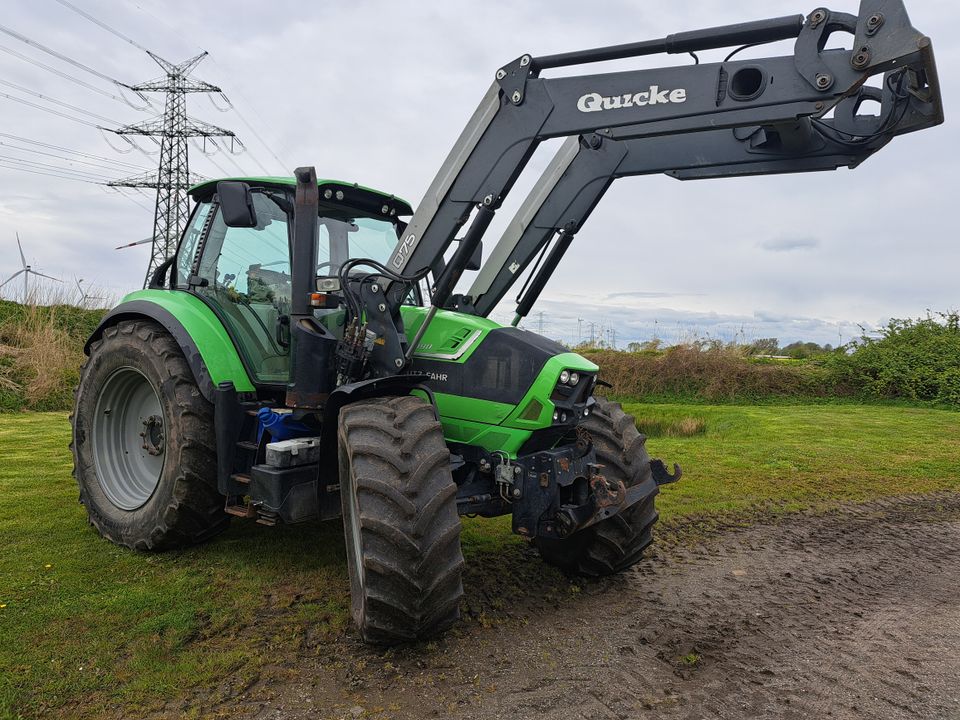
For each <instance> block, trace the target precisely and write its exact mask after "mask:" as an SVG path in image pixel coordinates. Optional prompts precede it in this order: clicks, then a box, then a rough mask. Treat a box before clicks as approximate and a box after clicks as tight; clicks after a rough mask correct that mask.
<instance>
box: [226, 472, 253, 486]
mask: <svg viewBox="0 0 960 720" xmlns="http://www.w3.org/2000/svg"><path fill="white" fill-rule="evenodd" d="M230 479H231V480H233V481H234V482H238V483H240V484H241V485H249V484H250V476H249V475H248V474H247V473H233V474H232V475H231V476H230Z"/></svg>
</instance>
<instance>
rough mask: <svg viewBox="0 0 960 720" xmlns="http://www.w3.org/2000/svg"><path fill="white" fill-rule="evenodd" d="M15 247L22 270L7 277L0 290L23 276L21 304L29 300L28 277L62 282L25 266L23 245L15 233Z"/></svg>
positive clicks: (0, 285)
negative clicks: (18, 253)
mask: <svg viewBox="0 0 960 720" xmlns="http://www.w3.org/2000/svg"><path fill="white" fill-rule="evenodd" d="M16 235H17V247H18V248H19V249H20V264H21V265H22V266H23V267H22V269H20V270H17V272H15V273H14V274H13V275H11V276H10V277H8V278H7V279H6V280H4V281H3V282H2V283H0V288H2V287H3V286H4V285H6V284H7V283H8V282H10V281H11V280H13V279H14V278H15V277H17V276H18V275H23V302H24V303H26V302H27V301H28V300H29V299H30V276H31V275H37V276H38V277H42V278H47V280H53V281H54V282H63V280H57V278H55V277H50V276H49V275H44V274H43V273H42V272H37V271H36V270H34V269H33V268H32V267H30V266H29V265H27V258H26V257H24V255H23V245H21V244H20V233H17V234H16Z"/></svg>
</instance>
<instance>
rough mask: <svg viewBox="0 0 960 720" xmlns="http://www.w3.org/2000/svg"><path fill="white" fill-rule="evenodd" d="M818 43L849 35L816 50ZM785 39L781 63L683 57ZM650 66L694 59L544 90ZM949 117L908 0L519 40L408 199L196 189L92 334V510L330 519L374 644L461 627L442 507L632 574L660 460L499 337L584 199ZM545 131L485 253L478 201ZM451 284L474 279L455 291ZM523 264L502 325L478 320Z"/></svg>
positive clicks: (132, 524)
mask: <svg viewBox="0 0 960 720" xmlns="http://www.w3.org/2000/svg"><path fill="white" fill-rule="evenodd" d="M833 35H844V36H845V38H846V42H845V43H844V45H845V46H846V47H849V48H850V49H828V48H827V42H828V38H830V37H831V36H833ZM780 40H794V41H795V45H794V51H793V54H789V55H785V56H780V57H764V58H760V59H756V58H751V59H738V58H737V52H738V50H734V51H733V52H731V53H730V54H729V55H728V56H727V57H726V59H725V60H724V61H723V62H717V63H700V62H699V59H698V58H697V56H696V55H695V53H696V52H697V51H702V50H709V49H714V48H728V47H739V46H754V45H760V44H766V43H772V42H775V41H780ZM833 46H834V47H836V43H833ZM740 49H743V48H742V47H740ZM656 53H683V54H686V53H690V54H692V55H693V58H694V59H695V60H696V63H695V64H694V63H691V64H688V65H682V66H674V67H665V68H659V69H652V70H630V71H626V72H611V73H602V74H594V75H579V76H566V77H541V73H542V72H543V71H546V70H551V69H554V68H566V67H571V66H578V65H584V64H587V63H594V62H598V61H604V60H614V59H622V58H633V57H638V56H642V55H650V54H656ZM741 57H742V56H741ZM942 120H943V114H942V108H941V102H940V97H939V87H938V82H937V75H936V67H935V63H934V58H933V52H932V47H931V44H930V40H929V39H928V38H927V37H925V36H924V35H922V34H921V33H919V32H917V31H916V30H914V29H913V27H912V26H911V24H910V20H909V18H908V17H907V14H906V11H905V9H904V6H903V4H902V2H901V1H900V0H864V1H863V3H862V5H861V8H860V12H859V14H858V15H851V14H847V13H838V12H833V11H830V10H827V9H825V8H819V9H816V10H814V11H813V12H812V13H810V14H809V15H808V16H806V17H803V16H792V17H782V18H776V19H771V20H763V21H758V22H750V23H745V24H740V25H732V26H728V27H719V28H713V29H709V30H702V31H695V32H687V33H680V34H676V35H671V36H669V37H666V38H663V39H660V40H653V41H647V42H639V43H631V44H626V45H618V46H614V47H606V48H599V49H593V50H584V51H580V52H571V53H564V54H560V55H549V56H544V57H534V56H532V55H523V56H521V57H519V58H517V59H516V60H515V61H513V62H511V63H509V64H507V65H504V66H503V67H502V68H500V69H499V70H497V71H496V79H495V81H494V83H493V85H492V86H491V87H490V89H489V90H488V91H487V93H486V95H485V96H484V98H483V100H482V101H481V103H480V105H479V107H478V108H477V110H476V112H475V113H474V114H473V117H472V118H471V119H470V121H469V123H468V124H467V126H466V128H465V129H464V130H463V132H462V134H461V135H460V137H459V139H458V140H457V142H456V144H455V146H454V147H453V149H452V150H451V152H450V154H449V156H448V158H447V160H446V161H445V163H444V164H443V166H442V167H441V168H440V170H439V172H438V173H437V176H436V179H435V180H434V181H433V183H432V184H431V186H430V188H429V190H428V191H427V193H426V196H425V197H424V199H423V201H422V202H421V204H420V206H419V207H418V208H417V209H416V212H414V211H413V209H412V208H411V206H410V205H408V204H407V203H406V202H404V201H403V200H401V199H399V198H398V197H396V196H394V195H390V194H385V193H382V192H378V191H376V190H371V189H369V188H366V187H363V186H360V185H356V184H352V183H345V182H339V181H335V180H318V179H317V177H316V174H315V172H314V170H313V168H309V167H304V168H299V169H298V170H296V171H295V173H294V177H292V178H288V177H280V178H266V177H264V178H244V179H228V180H220V181H210V182H204V183H201V184H199V185H197V186H195V187H193V188H192V189H191V191H190V193H191V195H192V198H193V200H194V201H195V202H196V206H195V208H194V210H193V215H192V217H191V218H190V220H189V222H188V224H187V227H186V230H185V232H184V234H183V237H182V238H181V240H180V243H179V246H178V248H177V251H176V253H175V254H174V255H173V257H170V258H169V259H168V260H167V261H166V262H165V263H163V264H162V265H161V266H160V267H159V268H158V269H157V271H156V272H155V273H154V274H153V275H152V277H151V278H150V281H149V288H148V289H146V290H143V291H139V292H135V293H133V294H131V295H129V296H128V297H126V298H125V299H124V300H123V302H122V303H121V304H120V305H119V306H117V307H116V308H114V309H113V311H112V312H110V313H109V314H108V315H107V316H106V318H105V319H104V321H103V323H102V324H101V325H100V327H99V328H98V329H97V330H96V332H94V334H93V336H92V337H91V338H90V340H89V342H88V344H87V352H88V354H89V359H88V360H87V361H86V363H85V364H84V367H83V371H82V376H81V380H80V385H79V389H78V391H77V397H76V408H75V412H74V415H73V455H74V462H75V468H76V470H75V474H76V478H77V482H78V483H79V485H80V500H81V502H82V503H83V504H84V505H85V506H86V509H87V512H88V514H89V518H90V522H91V523H92V524H93V525H94V527H95V528H96V529H97V530H98V531H99V532H100V533H101V534H102V535H103V536H104V537H106V538H108V539H109V540H112V541H113V542H115V543H118V544H121V545H124V546H127V547H130V548H135V549H138V550H164V549H167V548H176V547H181V546H184V545H188V544H190V543H196V542H198V541H202V540H206V539H207V538H210V537H212V536H214V535H216V534H217V533H219V532H221V531H222V530H224V529H225V528H226V527H227V524H228V522H229V520H230V518H231V516H236V517H243V518H252V519H255V520H256V521H257V522H259V523H262V524H264V525H276V524H282V523H298V522H311V521H315V520H317V519H327V518H334V517H337V516H342V518H343V527H344V536H345V542H346V548H347V557H348V565H349V573H350V583H351V591H352V611H353V617H354V619H355V621H356V624H357V626H358V628H359V630H360V633H361V634H362V636H363V638H364V639H366V640H368V641H371V642H376V643H385V644H389V643H397V642H402V641H408V640H416V639H420V638H424V637H427V636H430V635H432V634H434V633H437V632H439V631H441V630H443V629H445V628H447V627H449V626H450V625H451V624H452V623H454V621H455V620H456V618H457V617H458V605H459V602H460V598H461V594H462V585H461V570H462V567H463V558H462V555H461V549H460V521H459V516H461V515H479V516H483V517H493V516H498V515H506V514H510V515H512V516H513V531H514V532H516V533H518V534H520V535H522V536H524V537H526V538H528V539H529V540H530V541H531V542H532V543H533V544H534V545H535V546H536V547H537V549H538V550H539V552H540V554H541V555H542V556H543V559H544V560H545V561H546V562H548V563H551V564H553V565H556V566H558V567H560V568H562V569H563V570H564V571H566V572H570V573H579V574H584V575H594V576H596V575H606V574H609V573H615V572H618V571H621V570H624V569H625V568H628V567H630V566H631V565H633V564H634V563H636V562H637V560H638V559H639V558H640V556H641V553H642V552H643V550H644V548H645V547H646V546H647V545H648V544H649V543H650V541H651V528H652V526H653V524H654V522H655V521H656V519H657V512H656V510H655V508H654V498H655V496H656V495H657V491H658V487H659V486H660V485H661V484H664V483H669V482H673V481H674V480H676V479H677V478H678V477H679V468H676V467H674V468H673V469H672V470H668V469H667V468H666V467H665V466H664V464H663V463H661V462H660V461H659V460H651V459H650V458H649V457H648V455H647V451H646V449H645V448H644V441H645V438H644V437H643V436H642V435H640V434H639V433H638V432H637V429H636V427H635V424H634V420H633V418H631V417H630V416H629V415H627V414H625V413H624V412H623V410H622V409H621V408H620V406H619V405H617V404H616V403H613V402H610V401H608V400H606V399H604V398H603V397H599V396H597V394H596V393H597V391H598V389H599V388H600V386H603V385H604V384H605V383H604V382H603V379H602V378H601V377H598V367H597V366H596V365H595V364H594V363H592V362H590V361H589V360H587V359H585V358H583V357H581V356H579V355H577V354H575V353H572V352H568V351H567V349H566V348H564V347H563V346H561V345H559V344H557V343H555V342H552V341H550V340H547V339H546V338H543V337H540V336H539V335H536V334H534V333H532V332H528V331H524V330H521V329H518V327H517V325H518V324H519V322H520V320H521V319H522V318H523V317H524V316H526V315H527V313H528V312H529V311H530V309H531V306H532V305H533V304H534V302H535V301H536V300H537V297H538V296H539V295H540V293H541V291H542V290H543V288H544V285H545V284H546V283H547V281H548V280H549V278H550V276H551V275H552V273H553V271H554V270H555V269H556V267H557V264H558V263H559V262H560V260H561V258H562V256H563V254H564V252H565V251H566V250H567V248H568V247H569V246H570V243H571V241H572V240H573V238H574V236H575V235H576V233H577V232H578V231H579V230H580V228H581V226H582V225H583V223H584V221H585V220H586V218H587V217H588V216H589V214H590V212H591V211H592V210H593V208H594V206H595V205H596V204H597V202H598V201H599V200H600V198H601V196H602V195H603V194H604V192H605V191H606V190H607V188H608V187H609V186H610V184H611V183H612V182H613V180H614V179H616V178H619V177H623V176H629V175H645V174H651V173H664V174H667V175H669V176H671V177H674V178H677V179H680V180H692V179H698V178H724V177H736V176H744V175H762V174H775V173H790V172H806V171H813V170H834V169H837V168H839V167H850V168H853V167H856V166H857V165H859V164H860V163H861V162H862V161H863V160H865V159H866V158H868V157H869V156H870V155H872V154H873V153H874V152H876V151H877V150H879V149H880V148H882V147H883V146H884V145H886V144H887V143H888V142H890V140H891V139H892V138H893V137H894V136H896V135H900V134H903V133H908V132H912V131H915V130H920V129H923V128H927V127H931V126H933V125H936V124H938V123H940V122H942ZM559 137H566V138H567V140H566V142H565V144H563V145H562V147H561V149H560V150H559V153H558V154H557V155H556V157H555V158H554V159H553V161H552V162H551V163H550V164H549V166H548V167H547V169H546V171H545V173H544V174H543V176H542V177H541V178H540V180H539V181H538V182H537V183H536V185H535V187H534V188H533V190H532V192H531V193H530V195H529V197H528V198H527V199H526V200H525V201H524V202H523V203H522V205H521V207H520V209H519V211H518V214H517V216H516V217H515V218H514V219H513V221H512V222H511V223H509V225H508V227H507V229H506V231H505V232H504V234H503V236H502V238H501V239H500V241H499V243H498V244H497V245H496V247H495V248H493V250H492V251H491V252H490V253H489V254H488V256H487V257H485V258H484V256H483V253H482V246H481V238H482V236H483V234H484V232H485V230H486V229H487V228H488V226H489V224H490V221H491V219H492V218H493V217H494V214H495V212H496V211H497V209H498V208H499V207H500V205H501V203H502V202H503V200H504V198H505V197H506V195H507V193H508V192H509V191H510V189H511V187H512V186H513V184H514V182H515V180H516V179H517V177H518V176H519V174H520V173H521V171H522V170H523V168H524V167H525V165H526V164H527V162H528V160H529V159H530V157H531V156H532V155H533V153H534V150H535V149H536V148H537V146H538V144H539V143H540V142H541V141H543V140H546V139H550V138H559ZM739 211H740V212H743V210H742V209H741V210H739ZM809 212H817V210H816V209H815V208H811V209H809ZM411 215H412V217H410V216H411ZM404 218H409V221H405V220H404ZM461 228H463V229H464V232H463V233H462V235H459V236H458V233H459V231H460V229H461ZM611 250H613V248H607V249H606V251H605V252H609V251H611ZM466 270H478V271H479V272H478V273H477V274H476V276H475V278H474V281H473V284H472V286H471V287H470V288H469V289H468V290H467V292H464V293H456V294H455V293H454V290H455V288H456V286H457V285H458V283H459V282H460V281H461V279H462V276H463V275H464V272H465V271H466ZM521 277H525V281H524V283H523V284H522V289H521V290H520V292H519V294H518V295H517V309H516V319H515V321H514V323H513V327H502V326H500V325H499V324H497V323H495V322H493V321H492V320H490V319H489V315H490V313H491V311H492V310H493V309H494V307H495V306H496V305H497V304H498V303H499V302H500V301H501V300H502V299H503V298H504V296H505V295H506V294H507V293H508V291H509V290H510V289H511V287H513V286H514V284H515V283H517V282H518V281H519V279H520V278H521Z"/></svg>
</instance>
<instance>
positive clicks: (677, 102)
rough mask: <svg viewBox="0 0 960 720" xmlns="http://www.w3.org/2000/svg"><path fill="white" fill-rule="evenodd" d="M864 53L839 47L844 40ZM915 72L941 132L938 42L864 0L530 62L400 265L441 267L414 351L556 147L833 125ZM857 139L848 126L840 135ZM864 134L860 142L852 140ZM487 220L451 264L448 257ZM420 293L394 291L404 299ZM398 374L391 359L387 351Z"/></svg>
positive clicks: (511, 74)
mask: <svg viewBox="0 0 960 720" xmlns="http://www.w3.org/2000/svg"><path fill="white" fill-rule="evenodd" d="M837 32H840V33H847V34H849V35H851V36H852V37H853V40H852V43H851V45H852V49H850V50H834V49H825V46H826V44H827V41H828V39H829V38H830V36H831V35H832V34H833V33H837ZM794 38H795V46H794V52H793V54H792V55H785V56H778V57H767V58H762V59H747V60H731V59H728V60H727V61H725V62H719V63H709V64H706V63H705V64H697V65H691V66H681V67H667V68H657V69H651V70H631V71H626V72H614V73H603V74H595V75H582V76H574V77H558V78H543V77H540V73H541V71H543V70H547V69H550V68H559V67H571V66H578V65H583V64H587V63H593V62H600V61H605V60H613V59H622V58H630V57H639V56H644V55H652V54H659V53H669V54H676V53H689V52H695V51H701V50H707V49H713V48H722V47H731V46H736V45H746V44H763V43H770V42H774V41H777V40H786V39H794ZM900 68H903V69H904V74H905V77H906V83H905V85H904V86H903V89H902V92H903V93H909V94H911V95H912V96H914V97H916V98H917V99H918V100H920V101H922V102H924V103H926V104H927V106H928V112H927V113H926V115H927V117H928V121H927V124H928V125H932V124H936V123H938V122H941V121H942V109H941V106H940V99H939V87H938V85H937V81H936V69H935V64H934V59H933V51H932V46H931V43H930V40H929V38H927V37H926V36H924V35H923V34H921V33H920V32H918V31H917V30H915V29H914V28H913V27H912V25H911V23H910V19H909V17H908V16H907V12H906V9H905V8H904V5H903V2H902V0H862V2H861V4H860V11H859V14H858V15H851V14H847V13H839V12H833V11H830V10H827V9H825V8H819V9H817V10H814V11H813V12H812V13H811V14H810V15H809V16H808V17H807V18H806V19H804V18H803V17H802V16H799V15H798V16H792V17H784V18H775V19H771V20H763V21H758V22H752V23H745V24H742V25H732V26H727V27H721V28H713V29H709V30H700V31H694V32H688V33H680V34H677V35H671V36H668V37H666V38H663V39H660V40H652V41H647V42H640V43H631V44H627V45H619V46H614V47H607V48H598V49H593V50H584V51H579V52H572V53H565V54H561V55H552V56H544V57H533V56H531V55H523V56H521V57H520V58H517V59H516V60H515V61H513V62H512V63H510V64H508V65H506V66H504V67H502V68H501V69H500V70H498V71H497V73H496V76H497V79H496V81H495V82H494V83H493V85H492V86H491V87H490V89H489V90H488V92H487V93H486V95H485V96H484V98H483V100H482V101H481V103H480V105H479V107H478V108H477V110H476V111H475V113H474V114H473V116H472V118H471V119H470V121H469V122H468V123H467V126H466V127H465V128H464V130H463V132H462V133H461V135H460V137H459V139H458V140H457V142H456V143H455V144H454V147H453V149H452V150H451V152H450V154H449V156H448V157H447V159H446V161H445V162H444V164H443V165H442V166H441V168H440V171H439V172H438V173H437V176H436V177H435V179H434V180H433V182H432V183H431V185H430V187H429V189H428V191H427V193H426V195H425V197H424V198H423V201H422V202H421V204H420V206H419V208H418V209H417V212H416V213H415V214H414V216H413V218H412V219H411V221H410V223H409V225H408V226H407V228H406V229H405V231H404V232H403V234H402V236H401V241H400V242H399V243H398V245H397V248H396V250H395V251H394V253H393V254H392V256H391V257H390V259H389V261H388V263H387V265H388V267H389V268H390V270H391V271H392V272H394V273H397V274H400V275H403V276H405V277H412V276H417V275H420V274H422V273H424V272H426V271H427V270H428V269H431V268H433V269H434V271H435V273H438V276H436V275H435V279H436V283H435V286H434V291H433V297H432V300H431V305H432V307H431V314H430V315H428V318H427V320H426V321H425V322H424V323H422V324H421V326H420V328H419V329H418V333H417V335H416V336H415V337H414V338H413V341H412V342H411V343H410V344H409V346H408V350H407V358H408V359H409V358H410V357H411V356H412V353H413V352H414V350H415V349H416V347H417V345H418V342H419V339H420V337H421V336H422V333H423V332H424V331H425V330H426V328H427V326H428V325H429V322H430V318H431V317H432V313H434V312H436V310H437V308H440V307H443V306H445V305H446V304H447V303H448V301H449V300H450V296H451V294H452V291H453V288H454V287H455V285H456V283H457V281H458V280H459V279H460V277H461V275H462V273H463V271H464V268H465V267H466V264H467V261H468V260H469V259H470V258H471V257H472V256H473V254H474V251H475V250H476V248H477V247H478V246H479V243H480V240H481V238H482V236H483V233H484V232H485V231H486V228H487V227H488V226H489V224H490V222H491V220H492V219H493V216H494V214H495V212H496V210H497V209H498V208H499V207H500V205H501V203H502V202H503V200H504V199H505V197H506V196H507V194H508V193H509V191H510V189H511V187H512V186H513V184H514V182H515V181H516V180H517V178H518V177H519V175H520V173H521V172H522V170H523V169H524V167H525V166H526V164H527V162H528V161H529V160H530V158H531V156H532V155H533V153H534V151H535V150H536V148H537V146H538V144H539V143H540V142H542V141H544V140H546V139H549V138H556V137H568V136H578V135H584V134H589V133H596V134H597V135H599V136H601V137H604V138H610V139H613V140H629V139H633V138H644V137H648V138H653V137H660V136H670V135H679V134H683V133H698V132H702V131H704V130H719V129H732V128H743V127H757V126H771V125H774V126H779V125H784V124H788V123H791V122H796V121H797V120H799V119H802V118H821V117H823V116H824V115H826V114H827V113H828V112H829V111H830V110H831V109H832V108H834V107H835V106H836V105H837V104H838V103H840V101H842V100H843V99H844V98H847V97H850V96H851V95H854V94H855V93H856V92H857V91H858V90H859V88H860V87H861V86H862V85H864V83H865V82H866V81H867V80H868V79H869V78H870V77H871V76H873V75H877V74H880V73H890V72H891V71H894V70H897V69H900ZM837 129H838V130H841V131H842V132H845V131H846V129H844V128H840V127H838V128H837ZM851 132H853V133H854V134H853V135H852V138H853V139H856V138H858V137H860V134H859V133H857V132H856V131H851ZM471 215H473V216H474V217H473V220H472V222H471V224H470V227H469V228H468V230H467V231H466V232H465V234H464V235H463V237H462V238H461V239H460V241H459V243H458V247H457V250H456V251H455V252H454V253H453V255H452V256H451V258H450V261H449V262H447V263H446V264H445V265H444V263H443V258H444V253H445V252H446V251H447V249H448V248H449V247H450V244H451V243H452V242H453V240H454V239H455V236H456V234H457V232H458V230H459V229H460V228H461V227H462V226H463V225H464V224H465V223H466V222H467V221H468V220H469V219H470V217H471ZM406 292H407V289H406V288H405V287H404V285H403V283H399V282H393V283H391V284H390V296H389V298H390V301H391V302H390V304H391V307H393V308H396V307H399V305H400V304H401V303H402V300H403V297H404V296H405V294H406ZM373 360H374V364H375V365H381V364H382V365H383V366H384V368H386V358H383V359H380V358H377V357H376V353H375V354H374V358H373Z"/></svg>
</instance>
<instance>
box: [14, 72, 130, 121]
mask: <svg viewBox="0 0 960 720" xmlns="http://www.w3.org/2000/svg"><path fill="white" fill-rule="evenodd" d="M0 84H3V85H6V86H7V87H12V88H13V89H15V90H19V91H20V92H23V93H27V94H28V95H33V96H34V97H35V98H40V99H41V100H43V101H44V102H48V103H53V104H54V105H59V106H60V107H65V108H68V109H69V110H73V111H74V112H78V113H81V114H83V115H89V116H90V117H92V118H96V119H97V120H103V121H104V122H108V123H111V124H114V125H116V124H117V123H116V121H115V120H111V119H110V118H108V117H104V116H103V115H97V114H96V113H92V112H90V111H89V110H84V109H83V108H81V107H77V106H76V105H71V104H70V103H66V102H63V101H62V100H57V99H56V98H52V97H50V96H48V95H43V94H41V93H38V92H36V91H35V90H31V89H30V88H25V87H23V86H22V85H17V84H16V83H12V82H10V81H9V80H0Z"/></svg>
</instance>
